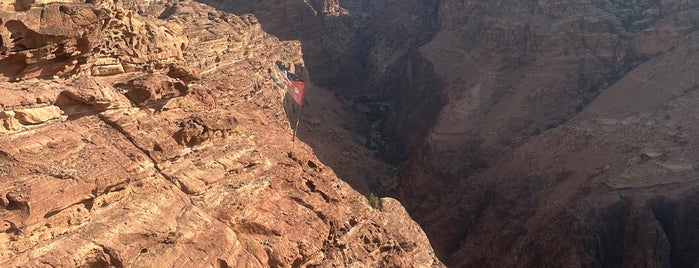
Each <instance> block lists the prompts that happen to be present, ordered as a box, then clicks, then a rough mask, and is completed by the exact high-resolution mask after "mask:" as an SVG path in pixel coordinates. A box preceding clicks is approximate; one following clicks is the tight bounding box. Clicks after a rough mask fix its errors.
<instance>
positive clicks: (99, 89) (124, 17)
mask: <svg viewBox="0 0 699 268" xmlns="http://www.w3.org/2000/svg"><path fill="white" fill-rule="evenodd" d="M141 4H142V3H141ZM0 6H2V7H3V10H5V11H0V26H1V27H0V38H1V39H0V40H2V42H1V43H0V66H1V67H0V80H1V81H0V95H2V96H3V98H2V99H0V108H2V112H0V120H2V121H0V134H2V136H0V177H1V178H2V180H0V231H2V232H1V233H0V266H3V267H15V266H23V267H25V266H30V267H34V266H46V265H48V266H53V267H74V266H100V267H101V266H115V267H125V266H156V267H171V266H175V265H194V266H197V267H199V266H206V267H210V266H216V267H248V266H251V267H291V266H294V267H297V266H310V265H319V266H340V267H348V266H349V267H385V266H394V267H411V266H412V267H428V266H442V265H441V264H440V263H439V261H438V260H437V259H436V258H435V256H434V253H433V251H432V249H431V247H430V244H429V241H428V240H427V237H426V236H425V235H424V233H423V232H422V230H421V229H420V227H419V226H418V225H417V224H416V223H415V222H413V221H412V220H411V219H410V217H409V216H408V214H407V213H406V211H405V209H404V208H403V207H402V206H401V205H400V203H399V202H397V201H396V200H393V199H390V198H385V199H382V200H381V204H380V208H379V209H374V208H371V207H370V206H369V205H368V203H367V201H366V198H365V197H363V196H362V195H360V194H359V193H357V192H356V191H355V190H354V189H352V188H351V187H350V186H349V185H347V184H346V183H344V182H343V181H341V180H339V179H338V178H337V177H336V176H335V175H334V173H333V171H332V170H331V169H330V168H329V167H327V166H325V165H323V164H322V163H321V162H320V161H319V160H318V159H317V158H316V157H315V156H314V154H313V153H312V152H311V150H310V148H309V147H307V146H306V145H304V144H301V143H298V144H296V147H295V150H294V152H293V153H292V154H290V153H289V148H290V146H291V144H290V141H289V139H288V137H289V136H288V134H289V128H288V123H287V122H286V118H285V116H284V110H283V106H282V102H281V101H280V94H279V92H278V91H277V90H276V89H275V87H274V85H273V84H272V83H271V82H270V81H268V80H267V79H266V77H267V71H266V69H267V66H269V65H270V64H271V63H272V62H274V61H276V60H282V61H285V62H290V63H295V64H299V65H300V64H303V61H302V59H301V53H300V44H299V43H298V42H280V41H279V40H277V39H276V38H274V37H272V36H270V35H267V34H266V33H264V32H263V31H262V29H261V27H260V25H259V24H258V23H257V21H256V20H255V19H254V17H251V16H242V17H238V16H234V15H230V14H226V13H222V12H218V11H216V10H213V9H211V8H209V7H207V6H205V5H203V4H199V3H193V2H188V1H184V2H177V3H162V4H161V5H158V4H155V3H151V5H148V6H145V7H144V6H140V8H143V10H140V11H141V12H134V11H131V10H129V9H125V8H124V7H123V6H122V4H120V2H117V4H114V3H112V2H104V3H90V4H86V3H60V2H56V3H38V2H37V3H33V4H30V3H24V2H21V3H20V2H13V3H7V2H5V1H2V2H0ZM126 6H128V7H135V6H137V5H135V4H134V3H126ZM10 7H11V8H10ZM138 13H142V14H143V15H139V14H138ZM156 17H157V18H156ZM187 263H189V264H187Z"/></svg>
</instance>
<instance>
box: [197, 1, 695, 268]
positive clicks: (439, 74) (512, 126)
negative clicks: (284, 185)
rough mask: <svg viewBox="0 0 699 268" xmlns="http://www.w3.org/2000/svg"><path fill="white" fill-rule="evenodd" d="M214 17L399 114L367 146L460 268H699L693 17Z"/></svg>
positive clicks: (303, 6) (601, 4)
mask: <svg viewBox="0 0 699 268" xmlns="http://www.w3.org/2000/svg"><path fill="white" fill-rule="evenodd" d="M205 2H206V3H208V4H210V5H213V6H215V7H217V8H219V9H222V10H231V11H233V12H235V13H237V14H246V13H253V14H255V15H256V16H257V17H259V18H260V21H261V23H262V24H263V27H265V28H266V29H270V31H273V32H275V33H278V34H279V35H280V36H282V38H285V39H294V40H301V42H302V43H303V44H304V49H306V50H305V51H304V52H306V53H304V59H305V60H306V63H307V65H308V66H309V68H308V70H309V74H310V76H311V77H317V78H318V81H321V83H323V85H324V86H325V87H327V88H330V89H332V90H336V91H339V92H341V93H340V94H341V95H343V96H348V97H352V98H353V100H354V101H356V102H357V103H373V104H377V103H376V102H379V103H378V104H380V105H382V107H390V108H389V109H388V110H389V112H386V113H384V114H382V115H381V116H379V117H380V118H379V119H376V118H374V119H375V120H376V121H374V123H375V124H374V125H373V126H372V127H373V129H371V130H367V129H365V128H358V131H359V132H360V133H359V135H360V136H363V135H364V134H366V133H365V132H367V131H369V132H370V131H378V132H379V134H380V135H381V136H383V137H387V139H386V140H385V141H387V142H389V143H392V144H391V145H390V146H382V147H378V152H377V155H379V156H383V157H384V159H386V160H388V161H389V162H391V163H393V164H397V165H396V166H398V167H400V171H399V173H398V175H399V178H400V185H398V194H397V196H398V197H399V199H400V200H401V201H402V202H403V203H404V204H406V207H407V208H408V210H409V211H410V212H411V215H413V217H415V218H416V220H417V221H418V222H420V223H421V224H422V226H423V228H425V230H426V232H427V233H428V235H429V236H430V239H431V241H432V242H433V245H434V246H435V249H436V251H437V252H438V253H439V254H440V256H441V257H443V258H444V259H445V260H448V261H449V262H448V264H451V265H454V266H474V267H483V266H485V267H501V266H506V267H509V266H522V267H531V266H566V267H567V266H606V265H615V266H629V267H636V266H654V267H655V266H668V265H673V266H681V267H692V266H696V260H695V259H693V257H691V256H693V255H696V254H695V250H694V249H695V248H697V245H696V242H693V241H696V239H691V237H693V236H694V235H695V234H696V230H695V229H696V228H695V227H694V226H697V225H696V224H693V223H694V222H695V219H694V218H692V217H690V216H688V215H690V214H691V213H692V211H694V209H693V208H694V207H695V205H694V204H695V203H694V201H693V199H694V196H695V193H696V190H695V189H696V188H695V186H694V182H693V179H695V178H696V177H697V175H696V172H695V171H696V168H695V165H696V163H697V159H696V158H695V157H693V156H691V153H690V152H691V151H693V149H694V146H695V145H694V144H693V143H691V142H690V141H688V138H682V137H691V135H692V133H694V132H693V131H694V130H692V129H687V128H688V126H686V125H685V124H690V125H691V124H693V125H696V122H695V121H694V120H695V118H694V117H692V116H691V114H693V113H694V111H693V107H691V106H686V105H685V106H683V105H679V106H676V107H675V106H672V105H675V104H674V102H678V103H685V102H686V103H692V101H693V98H694V95H693V93H691V92H693V89H692V86H693V84H694V81H695V80H696V78H694V77H693V76H692V75H689V74H691V73H696V70H695V67H694V66H693V65H692V62H693V61H692V60H695V59H694V54H696V53H694V46H693V44H692V42H696V40H694V38H695V37H693V36H694V34H693V33H694V32H695V31H696V30H697V25H699V24H698V22H699V21H697V18H699V6H698V4H697V3H696V2H694V1H689V2H688V1H674V0H670V1H614V0H608V1H582V2H580V1H577V2H575V1H419V0H413V1H351V0H347V1H297V0H287V1H265V2H257V1H205ZM288 21H294V22H298V24H294V25H288V24H285V23H284V22H288ZM675 68H677V69H675ZM652 69H657V70H654V71H653V70H652ZM634 79H636V80H638V81H637V82H634V81H636V80H634ZM678 81H679V82H681V83H678ZM614 92H615V93H614ZM678 92H679V93H678ZM682 92H684V93H682ZM673 101H674V102H673ZM357 106H358V110H360V111H361V110H362V109H363V106H362V105H360V104H358V105H357ZM588 106H590V107H589V108H588ZM671 106H672V107H675V108H672V109H673V110H672V112H671V114H668V113H669V112H667V111H666V110H664V109H669V108H668V107H671ZM605 109H606V110H605ZM600 111H605V112H600ZM628 111H633V112H632V113H630V114H629V113H627V112H628ZM375 116H376V114H370V115H369V117H375ZM665 117H669V118H677V120H678V121H673V120H674V119H664V118H665ZM663 120H670V122H665V123H662V124H669V126H662V127H661V126H659V125H658V124H661V123H658V122H661V121H662V122H664V121H663ZM673 128H675V129H676V130H673ZM685 131H686V132H685ZM668 135H669V136H668ZM685 135H686V136H685ZM302 138H304V139H307V140H314V139H323V136H319V137H317V136H313V135H308V136H306V137H303V136H302ZM673 139H678V140H677V141H676V144H671V143H672V142H673V141H672V140H673ZM380 140H381V139H379V141H380ZM311 143H312V144H313V145H314V146H315V147H316V148H314V149H315V150H319V151H322V150H326V149H325V148H327V147H328V146H329V145H328V144H323V143H321V142H318V143H313V142H311ZM368 144H371V142H369V143H368ZM668 146H669V147H668ZM673 146H674V147H673ZM367 147H371V146H367ZM684 150H686V152H685V151H684ZM671 155H675V156H671ZM386 156H389V157H386ZM673 159H674V160H673ZM403 160H405V161H403ZM663 161H665V162H663ZM335 163H337V164H335V165H343V164H344V162H342V161H335ZM359 184H361V183H359ZM365 184H366V183H365ZM390 184H391V183H385V184H384V185H390ZM388 188H392V187H388ZM387 192H389V193H390V191H387ZM678 233H681V234H682V235H680V236H678ZM653 234H658V236H654V235H653ZM679 237H683V238H679ZM685 237H690V239H686V238H685Z"/></svg>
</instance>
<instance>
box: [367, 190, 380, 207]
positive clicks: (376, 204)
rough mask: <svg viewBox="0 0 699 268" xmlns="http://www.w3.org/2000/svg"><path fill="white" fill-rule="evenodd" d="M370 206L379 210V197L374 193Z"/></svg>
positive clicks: (370, 198)
mask: <svg viewBox="0 0 699 268" xmlns="http://www.w3.org/2000/svg"><path fill="white" fill-rule="evenodd" d="M368 199H369V205H370V206H371V207H372V208H374V209H379V205H380V203H379V197H378V196H376V195H374V193H371V194H369V198H368Z"/></svg>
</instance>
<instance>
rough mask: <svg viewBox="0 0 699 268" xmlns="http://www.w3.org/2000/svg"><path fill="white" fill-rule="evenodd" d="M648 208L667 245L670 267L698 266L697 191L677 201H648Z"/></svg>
mask: <svg viewBox="0 0 699 268" xmlns="http://www.w3.org/2000/svg"><path fill="white" fill-rule="evenodd" d="M648 206H649V207H650V208H651V210H652V211H653V215H654V216H655V219H656V220H657V221H658V222H659V223H660V226H661V227H662V229H663V231H664V232H665V237H667V240H668V242H669V243H670V264H671V265H672V266H673V267H695V265H696V264H698V263H699V244H697V243H696V241H697V239H699V189H697V188H694V189H693V190H691V191H689V192H687V193H686V194H685V195H684V196H683V197H682V198H680V199H677V200H671V199H668V198H662V197H659V198H655V199H652V200H649V201H648Z"/></svg>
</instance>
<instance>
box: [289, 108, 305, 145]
mask: <svg viewBox="0 0 699 268" xmlns="http://www.w3.org/2000/svg"><path fill="white" fill-rule="evenodd" d="M299 106H300V108H299V114H298V116H297V117H296V127H294V135H293V136H291V142H294V141H295V140H296V131H298V130H299V122H300V121H301V110H303V105H299Z"/></svg>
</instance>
